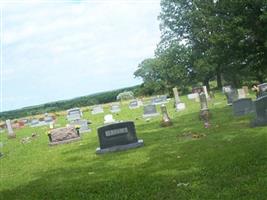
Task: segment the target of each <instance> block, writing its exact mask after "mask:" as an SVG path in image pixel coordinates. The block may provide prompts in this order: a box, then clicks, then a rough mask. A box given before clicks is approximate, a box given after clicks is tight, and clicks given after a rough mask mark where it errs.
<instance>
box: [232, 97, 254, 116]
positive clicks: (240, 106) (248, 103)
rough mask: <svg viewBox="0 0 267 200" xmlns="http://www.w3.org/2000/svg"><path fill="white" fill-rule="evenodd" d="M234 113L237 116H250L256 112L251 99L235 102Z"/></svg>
mask: <svg viewBox="0 0 267 200" xmlns="http://www.w3.org/2000/svg"><path fill="white" fill-rule="evenodd" d="M232 106H233V113H234V115H235V116H243V115H248V114H250V113H252V112H254V106H253V102H252V100H251V98H242V99H238V100H236V101H234V102H233V105H232Z"/></svg>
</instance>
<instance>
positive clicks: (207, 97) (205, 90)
mask: <svg viewBox="0 0 267 200" xmlns="http://www.w3.org/2000/svg"><path fill="white" fill-rule="evenodd" d="M203 92H204V94H205V96H206V99H207V100H208V99H209V98H210V97H209V94H208V90H207V86H206V85H204V86H203Z"/></svg>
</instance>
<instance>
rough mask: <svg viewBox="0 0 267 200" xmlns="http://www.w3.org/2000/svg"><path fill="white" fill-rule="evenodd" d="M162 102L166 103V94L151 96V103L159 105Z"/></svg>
mask: <svg viewBox="0 0 267 200" xmlns="http://www.w3.org/2000/svg"><path fill="white" fill-rule="evenodd" d="M164 103H167V96H166V95H162V96H157V97H153V98H152V100H151V104H153V105H159V104H164Z"/></svg>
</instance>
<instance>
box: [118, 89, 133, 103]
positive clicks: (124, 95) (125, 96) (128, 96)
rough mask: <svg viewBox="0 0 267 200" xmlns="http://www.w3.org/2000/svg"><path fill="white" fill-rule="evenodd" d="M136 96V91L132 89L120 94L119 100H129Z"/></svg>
mask: <svg viewBox="0 0 267 200" xmlns="http://www.w3.org/2000/svg"><path fill="white" fill-rule="evenodd" d="M133 98H134V93H133V92H132V91H124V92H121V93H120V94H118V96H117V98H116V99H117V100H121V101H122V100H129V99H133Z"/></svg>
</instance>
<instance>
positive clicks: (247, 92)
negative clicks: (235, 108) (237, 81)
mask: <svg viewBox="0 0 267 200" xmlns="http://www.w3.org/2000/svg"><path fill="white" fill-rule="evenodd" d="M242 89H243V90H244V91H245V94H246V96H247V95H249V89H248V86H242Z"/></svg>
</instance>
